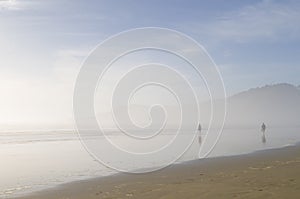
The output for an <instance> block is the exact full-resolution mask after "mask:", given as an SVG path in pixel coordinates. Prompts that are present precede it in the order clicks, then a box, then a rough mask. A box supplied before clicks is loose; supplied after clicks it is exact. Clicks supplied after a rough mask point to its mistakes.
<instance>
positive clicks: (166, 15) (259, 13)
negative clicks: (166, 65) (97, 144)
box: [0, 0, 300, 129]
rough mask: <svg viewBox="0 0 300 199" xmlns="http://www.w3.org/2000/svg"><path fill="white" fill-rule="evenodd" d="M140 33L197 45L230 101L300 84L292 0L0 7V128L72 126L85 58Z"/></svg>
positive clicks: (299, 15)
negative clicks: (169, 33)
mask: <svg viewBox="0 0 300 199" xmlns="http://www.w3.org/2000/svg"><path fill="white" fill-rule="evenodd" d="M146 26H157V27H165V28H171V29H175V30H178V31H181V32H183V33H185V34H187V35H189V36H191V37H192V38H194V39H195V40H196V41H198V42H199V43H200V44H202V45H203V46H204V47H205V48H206V50H207V51H208V53H209V54H210V55H211V57H212V58H213V59H214V61H215V62H216V64H217V65H218V67H219V69H220V72H221V74H222V77H223V79H224V83H225V87H226V90H227V94H228V95H233V94H236V93H238V92H241V91H244V90H248V89H249V88H255V87H259V86H263V85H266V84H275V83H281V82H286V83H290V84H293V85H300V78H299V74H300V67H299V63H300V56H299V54H300V45H299V44H300V2H299V1H296V0H295V1H293V0H291V1H289V0H288V1H275V0H274V1H272V0H266V1H258V0H254V1H239V0H235V1H230V4H229V3H228V1H225V0H219V1H196V0H195V1H183V0H182V1H178V0H175V1H174V0H172V1H171V0H169V1H159V0H154V1H153V0H152V1H129V0H125V1H114V0H112V1H76V0H75V1H66V0H51V1H50V0H45V1H34V0H0V55H1V57H0V93H1V98H0V110H1V111H0V124H2V128H4V129H5V128H8V127H7V126H13V125H14V124H22V125H24V126H26V125H29V126H37V125H38V124H48V125H50V126H53V125H54V126H55V125H56V126H57V127H58V126H62V127H70V123H72V121H73V116H72V96H73V87H74V83H75V80H76V76H77V73H78V71H79V68H80V65H81V63H82V61H83V60H84V58H85V57H86V56H87V55H88V53H89V52H90V51H91V50H92V49H93V48H94V47H95V46H96V45H97V44H98V43H99V42H101V41H103V40H104V39H106V38H107V37H109V36H111V35H112V34H116V33H119V32H120V31H124V30H127V29H131V28H137V27H146ZM144 59H145V60H148V59H149V58H147V57H144ZM129 64H130V63H129ZM185 72H188V71H185ZM194 83H195V85H197V83H199V85H201V84H202V82H201V80H199V82H197V81H196V82H194ZM200 87H201V86H200ZM66 124H68V125H66Z"/></svg>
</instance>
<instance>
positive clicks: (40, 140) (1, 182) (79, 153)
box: [0, 127, 300, 198]
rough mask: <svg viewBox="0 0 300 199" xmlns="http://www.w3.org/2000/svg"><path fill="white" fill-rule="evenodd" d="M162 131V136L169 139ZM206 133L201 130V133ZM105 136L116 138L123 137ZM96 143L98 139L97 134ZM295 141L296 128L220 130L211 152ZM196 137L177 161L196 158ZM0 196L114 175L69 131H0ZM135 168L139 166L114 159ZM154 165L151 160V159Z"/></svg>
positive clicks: (240, 150)
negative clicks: (265, 130)
mask: <svg viewBox="0 0 300 199" xmlns="http://www.w3.org/2000/svg"><path fill="white" fill-rule="evenodd" d="M168 136H171V135H165V139H169V138H168ZM203 136H205V130H204V132H203ZM110 138H111V139H112V140H114V139H115V140H116V141H119V142H121V141H122V140H123V138H122V136H113V135H111V136H110ZM96 139H98V142H100V143H101V139H104V138H103V137H98V138H96ZM299 141H300V128H299V127H298V128H269V129H268V130H267V132H266V133H265V138H264V137H263V135H262V133H261V132H260V131H259V130H257V129H251V128H249V129H224V131H223V133H222V135H221V137H220V140H219V142H218V144H217V145H216V146H215V148H214V150H213V151H212V153H211V154H210V157H213V156H230V155H238V154H244V153H251V152H254V151H257V150H264V149H269V148H279V147H283V146H287V145H292V144H295V143H297V142H299ZM198 149H199V143H198V142H197V141H196V142H194V143H193V145H192V146H191V147H190V149H189V151H187V153H186V154H185V155H184V157H182V158H181V160H180V161H186V160H191V159H194V158H196V154H197V152H198V151H197V150H198ZM0 160H1V164H0V177H1V178H0V198H8V197H12V196H16V195H19V194H24V193H27V192H32V191H36V190H39V189H44V188H48V187H52V186H55V185H59V184H62V183H66V182H70V181H74V180H81V179H87V178H93V177H99V176H105V175H110V174H113V173H116V171H115V170H112V169H110V168H107V167H105V166H103V165H102V164H100V163H99V162H97V161H95V160H94V159H93V158H92V157H91V156H90V155H89V154H88V153H87V152H86V150H85V149H84V147H83V146H82V144H81V142H80V141H79V139H78V136H77V134H76V133H74V132H66V131H56V132H18V133H14V132H7V133H5V132H2V133H0ZM116 161H120V162H122V163H123V164H126V166H128V167H132V168H134V169H137V168H139V165H134V162H130V161H128V162H126V158H125V159H120V158H118V159H117V160H116ZM150 165H152V166H153V167H155V166H156V162H151V164H150Z"/></svg>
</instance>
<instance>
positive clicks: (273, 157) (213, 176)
mask: <svg viewBox="0 0 300 199" xmlns="http://www.w3.org/2000/svg"><path fill="white" fill-rule="evenodd" d="M299 196H300V145H299V144H297V145H296V146H287V147H284V148H280V149H269V150H264V151H259V152H254V153H251V154H246V155H238V156H230V157H216V158H207V159H201V160H194V161H189V162H186V163H182V164H177V165H172V166H169V167H167V168H165V169H162V170H160V171H156V172H152V173H145V174H115V175H112V176H107V177H100V178H95V179H90V180H82V181H77V182H71V183H67V184H64V185H59V186H57V187H54V188H50V189H46V190H43V191H39V192H36V193H32V194H29V195H25V196H21V197H19V199H54V198H55V199H58V198H69V199H83V198H85V199H96V198H143V199H147V198H149V199H152V198H153V199H154V198H155V199H156V198H299Z"/></svg>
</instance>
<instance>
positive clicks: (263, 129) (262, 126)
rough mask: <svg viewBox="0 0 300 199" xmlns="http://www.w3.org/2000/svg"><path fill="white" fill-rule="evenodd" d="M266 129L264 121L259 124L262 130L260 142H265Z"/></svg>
mask: <svg viewBox="0 0 300 199" xmlns="http://www.w3.org/2000/svg"><path fill="white" fill-rule="evenodd" d="M266 129H267V126H266V125H265V123H262V125H261V132H262V137H261V141H262V143H266V142H267V139H266V135H265V132H266Z"/></svg>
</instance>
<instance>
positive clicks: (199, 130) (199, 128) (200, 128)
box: [198, 124, 202, 144]
mask: <svg viewBox="0 0 300 199" xmlns="http://www.w3.org/2000/svg"><path fill="white" fill-rule="evenodd" d="M201 130H202V127H201V124H199V125H198V132H199V137H198V142H199V144H201V142H202V138H201Z"/></svg>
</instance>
